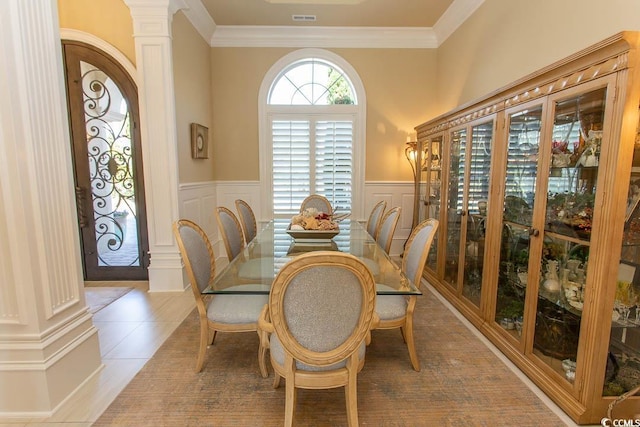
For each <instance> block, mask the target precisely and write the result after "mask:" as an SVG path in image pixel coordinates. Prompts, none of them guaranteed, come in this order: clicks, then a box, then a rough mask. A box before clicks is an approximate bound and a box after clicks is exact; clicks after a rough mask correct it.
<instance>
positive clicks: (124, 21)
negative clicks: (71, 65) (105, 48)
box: [58, 0, 136, 65]
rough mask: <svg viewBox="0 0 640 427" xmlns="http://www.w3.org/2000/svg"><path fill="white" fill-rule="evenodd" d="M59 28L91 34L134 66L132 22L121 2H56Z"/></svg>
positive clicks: (63, 0)
mask: <svg viewBox="0 0 640 427" xmlns="http://www.w3.org/2000/svg"><path fill="white" fill-rule="evenodd" d="M58 15H59V22H60V28H71V29H74V30H80V31H84V32H85V33H89V34H93V35H94V36H96V37H99V38H101V39H102V40H104V41H106V42H108V43H110V44H111V45H113V46H114V47H115V48H117V49H118V50H119V51H120V52H122V53H123V54H124V55H125V56H126V57H127V58H128V59H129V60H130V61H131V62H132V63H133V64H134V65H135V63H136V49H135V44H134V42H133V21H132V19H131V14H130V13H129V8H128V7H127V5H125V4H124V2H123V1H122V0H58Z"/></svg>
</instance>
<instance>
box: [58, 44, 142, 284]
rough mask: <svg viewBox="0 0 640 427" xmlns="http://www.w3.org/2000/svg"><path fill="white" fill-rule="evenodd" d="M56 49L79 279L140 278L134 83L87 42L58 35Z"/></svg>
mask: <svg viewBox="0 0 640 427" xmlns="http://www.w3.org/2000/svg"><path fill="white" fill-rule="evenodd" d="M63 52H64V60H65V68H66V79H67V81H66V83H67V99H68V103H69V123H70V127H71V140H72V149H73V157H74V175H75V184H76V199H77V205H78V225H79V228H80V236H81V243H82V252H83V266H84V275H85V280H146V279H147V278H148V272H147V267H148V264H149V257H148V251H149V243H148V238H147V223H146V212H145V203H144V182H143V174H142V149H141V147H140V131H139V128H138V125H137V123H138V121H139V119H138V95H137V89H136V85H135V83H134V82H133V80H132V79H131V77H130V76H129V75H128V74H127V73H126V72H125V70H124V69H123V68H122V67H121V66H120V64H118V62H116V61H115V60H114V59H113V58H112V57H110V56H109V55H107V54H106V53H104V52H102V51H100V50H98V49H96V48H94V47H92V46H89V45H86V44H84V43H80V42H74V41H64V42H63Z"/></svg>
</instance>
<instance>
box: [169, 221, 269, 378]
mask: <svg viewBox="0 0 640 427" xmlns="http://www.w3.org/2000/svg"><path fill="white" fill-rule="evenodd" d="M173 233H174V236H175V238H176V241H177V242H178V248H179V249H180V255H181V256H182V262H183V263H184V266H185V268H186V270H187V275H188V276H189V281H190V282H191V289H192V290H193V296H194V297H195V299H196V308H197V310H198V318H199V319H200V345H199V349H198V357H197V360H196V369H195V370H196V372H200V371H201V370H202V367H203V365H204V356H205V353H206V350H207V346H208V345H213V342H214V340H215V337H216V333H217V332H218V331H220V332H257V331H258V316H259V315H260V312H261V310H262V308H263V307H264V305H265V304H266V303H267V302H268V301H269V299H268V296H267V295H227V294H224V295H222V294H219V295H213V296H212V297H209V298H207V299H205V295H204V294H202V291H204V289H205V288H207V287H208V286H209V285H210V284H211V282H212V281H213V279H214V277H215V269H216V268H215V257H214V252H213V248H212V247H211V242H210V241H209V239H208V238H207V235H206V234H205V232H204V231H203V230H202V229H201V228H200V227H199V226H198V225H197V224H196V223H194V222H192V221H189V220H186V219H181V220H178V221H176V222H175V223H174V224H173ZM240 286H251V285H238V287H240ZM258 335H259V334H258ZM258 366H259V367H260V372H261V374H262V376H263V377H266V376H267V366H266V348H263V347H262V346H259V348H258Z"/></svg>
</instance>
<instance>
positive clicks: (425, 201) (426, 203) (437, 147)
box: [418, 135, 443, 271]
mask: <svg viewBox="0 0 640 427" xmlns="http://www.w3.org/2000/svg"><path fill="white" fill-rule="evenodd" d="M442 140H443V136H442V135H438V136H435V137H432V138H429V139H427V141H426V142H425V143H424V147H423V148H422V152H423V153H425V159H424V161H423V163H422V173H421V179H420V181H421V182H420V200H419V208H418V221H424V220H425V219H427V218H434V219H437V220H438V221H439V220H440V198H441V197H440V196H441V193H442V175H441V174H442ZM437 254H438V231H436V235H435V236H434V239H433V243H432V244H431V249H430V250H429V255H428V257H427V267H429V268H430V269H431V270H432V271H437Z"/></svg>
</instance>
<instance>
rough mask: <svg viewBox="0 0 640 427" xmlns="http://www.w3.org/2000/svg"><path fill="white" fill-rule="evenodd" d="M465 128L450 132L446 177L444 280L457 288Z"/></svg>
mask: <svg viewBox="0 0 640 427" xmlns="http://www.w3.org/2000/svg"><path fill="white" fill-rule="evenodd" d="M466 142H467V130H466V129H459V130H456V131H454V132H452V133H451V139H450V143H449V167H448V177H447V212H446V218H447V219H446V221H447V224H446V236H447V237H446V242H447V244H446V249H445V259H446V263H445V270H444V280H445V282H446V283H447V284H449V285H451V286H452V287H453V288H455V289H456V290H457V289H458V281H459V280H458V272H459V267H460V238H461V234H460V233H461V224H462V203H463V196H464V171H465V164H466Z"/></svg>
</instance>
